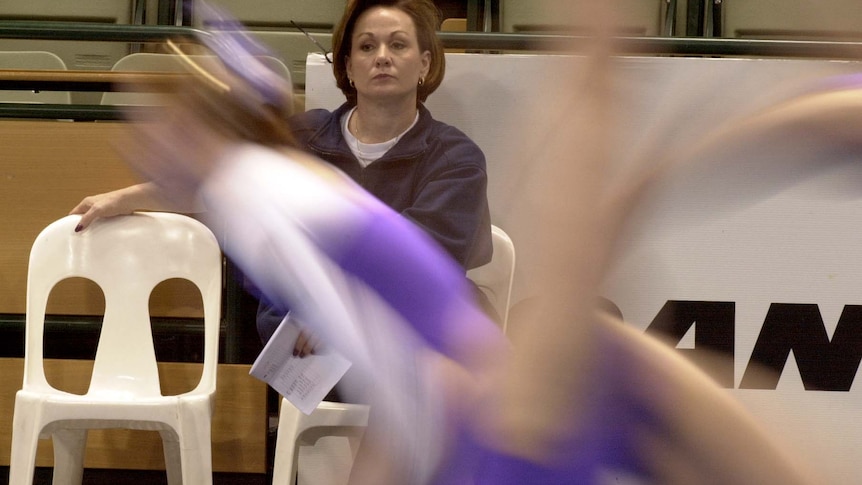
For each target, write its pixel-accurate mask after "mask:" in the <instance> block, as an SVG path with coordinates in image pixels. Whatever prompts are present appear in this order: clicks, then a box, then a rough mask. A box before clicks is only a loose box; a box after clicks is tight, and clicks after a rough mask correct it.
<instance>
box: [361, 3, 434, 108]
mask: <svg viewBox="0 0 862 485" xmlns="http://www.w3.org/2000/svg"><path fill="white" fill-rule="evenodd" d="M351 41H352V47H351V50H350V56H349V57H348V58H347V62H346V67H347V75H348V77H349V78H350V79H351V80H352V81H353V84H354V87H355V88H356V92H357V98H358V99H360V100H361V99H362V98H371V99H385V98H400V97H404V96H412V97H413V98H414V99H415V97H416V88H417V86H418V84H419V79H420V78H424V77H425V76H426V75H427V74H428V68H429V67H430V65H431V52H429V51H427V50H426V51H420V50H419V41H418V39H417V36H416V27H415V26H414V25H413V19H411V18H410V16H409V15H407V14H406V13H404V12H403V11H401V10H399V9H396V8H390V7H374V8H371V9H369V10H368V11H366V12H365V13H363V14H362V15H360V16H359V18H358V19H357V21H356V26H355V28H354V29H353V37H352V39H351Z"/></svg>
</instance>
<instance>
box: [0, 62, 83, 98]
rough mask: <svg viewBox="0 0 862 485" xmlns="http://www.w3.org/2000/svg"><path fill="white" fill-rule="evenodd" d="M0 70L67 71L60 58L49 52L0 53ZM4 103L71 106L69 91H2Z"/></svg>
mask: <svg viewBox="0 0 862 485" xmlns="http://www.w3.org/2000/svg"><path fill="white" fill-rule="evenodd" d="M0 69H21V70H62V71H65V70H66V64H65V63H64V62H63V60H62V59H60V57H59V56H57V55H56V54H53V53H51V52H47V51H3V52H0ZM0 102H3V103H37V104H69V103H71V94H70V93H69V92H68V91H33V90H29V91H26V90H24V91H10V90H2V91H0Z"/></svg>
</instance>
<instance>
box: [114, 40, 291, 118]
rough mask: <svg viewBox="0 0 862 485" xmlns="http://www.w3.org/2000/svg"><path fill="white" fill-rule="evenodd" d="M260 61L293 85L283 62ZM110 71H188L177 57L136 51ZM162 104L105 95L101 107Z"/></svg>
mask: <svg viewBox="0 0 862 485" xmlns="http://www.w3.org/2000/svg"><path fill="white" fill-rule="evenodd" d="M189 57H190V58H191V59H193V60H195V61H198V62H203V63H205V65H206V66H207V68H216V69H219V68H221V64H220V62H219V61H218V59H217V58H216V57H215V56H209V55H192V56H189ZM257 59H259V60H260V61H261V62H262V63H263V64H264V65H266V66H267V67H268V68H270V69H271V70H272V71H273V72H274V73H276V74H278V75H279V76H281V77H283V78H284V79H285V81H287V83H288V84H291V74H290V70H289V69H288V68H287V66H285V65H284V63H283V62H281V60H279V59H277V58H275V57H271V56H260V57H258V58H257ZM111 70H112V71H123V72H187V71H188V67H187V66H186V64H185V63H183V62H182V61H181V60H180V57H179V56H177V55H174V54H152V53H147V52H137V53H134V54H129V55H127V56H125V57H123V58H122V59H120V60H119V61H117V63H116V64H114V67H112V68H111ZM162 103H163V102H162V101H161V98H160V97H159V96H158V95H157V94H153V93H134V92H108V93H104V94H103V95H102V103H101V104H104V105H115V106H157V105H159V104H162Z"/></svg>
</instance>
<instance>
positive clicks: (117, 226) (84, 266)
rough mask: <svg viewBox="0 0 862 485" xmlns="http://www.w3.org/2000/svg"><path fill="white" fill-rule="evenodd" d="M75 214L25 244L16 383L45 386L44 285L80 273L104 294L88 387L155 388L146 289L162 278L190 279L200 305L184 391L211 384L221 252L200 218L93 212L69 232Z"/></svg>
mask: <svg viewBox="0 0 862 485" xmlns="http://www.w3.org/2000/svg"><path fill="white" fill-rule="evenodd" d="M79 220H80V216H77V215H72V216H66V217H64V218H62V219H60V220H58V221H56V222H54V223H52V224H50V225H48V226H47V227H46V228H45V229H44V230H42V232H41V233H40V234H39V236H37V238H36V240H35V242H34V243H33V246H32V249H31V251H30V263H29V270H28V275H27V328H26V344H25V345H26V348H25V356H24V368H25V370H24V389H41V390H46V389H50V388H51V386H50V385H49V384H48V383H47V381H46V378H45V373H44V369H43V351H42V349H43V339H44V323H45V311H46V307H47V302H48V297H49V295H50V293H51V289H52V288H53V287H54V286H55V285H56V284H57V283H59V282H60V281H62V280H64V279H67V278H76V277H79V278H86V279H88V280H91V281H93V282H94V283H95V284H96V285H98V286H99V287H100V288H101V289H102V291H103V293H104V297H105V314H104V318H103V321H102V330H101V335H100V337H99V343H98V347H97V349H96V358H95V362H94V364H93V375H92V378H91V381H90V388H89V390H88V395H105V394H111V395H114V396H117V397H120V396H129V397H144V398H146V397H155V396H160V395H161V392H160V387H159V377H158V368H157V365H156V356H155V350H154V347H153V336H152V329H151V323H150V315H149V299H150V294H151V293H152V290H153V289H154V288H155V287H156V285H158V284H159V283H160V282H162V281H165V280H168V279H174V278H178V279H185V280H188V281H190V282H191V283H192V284H193V285H195V287H197V289H198V290H199V291H200V293H201V297H202V300H203V310H204V359H203V360H204V362H203V372H202V376H201V380H200V382H199V383H198V385H197V387H196V388H195V389H194V390H193V391H192V392H197V393H200V392H208V391H214V389H215V372H216V366H217V363H218V333H219V319H220V310H221V278H222V258H221V250H220V249H219V245H218V242H217V241H216V238H215V236H213V234H212V232H210V230H209V229H208V228H207V227H206V226H204V225H203V224H202V223H200V222H198V221H196V220H194V219H192V218H190V217H187V216H183V215H179V214H169V213H155V212H151V213H135V214H132V215H127V216H118V217H112V218H109V219H101V220H98V221H96V222H95V223H93V224H92V225H91V226H90V227H88V228H87V229H86V230H84V231H81V232H75V227H76V226H77V224H78V222H79Z"/></svg>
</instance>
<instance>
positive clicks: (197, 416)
mask: <svg viewBox="0 0 862 485" xmlns="http://www.w3.org/2000/svg"><path fill="white" fill-rule="evenodd" d="M211 409H212V408H211V407H210V403H209V401H204V400H201V401H197V402H190V403H185V404H184V405H182V406H180V408H179V411H180V419H179V423H180V426H181V427H182V429H181V430H180V431H179V432H178V433H177V435H178V436H179V444H180V451H181V453H180V460H181V461H182V475H183V483H184V484H186V485H198V484H200V485H212V482H213V473H212V414H211Z"/></svg>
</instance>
